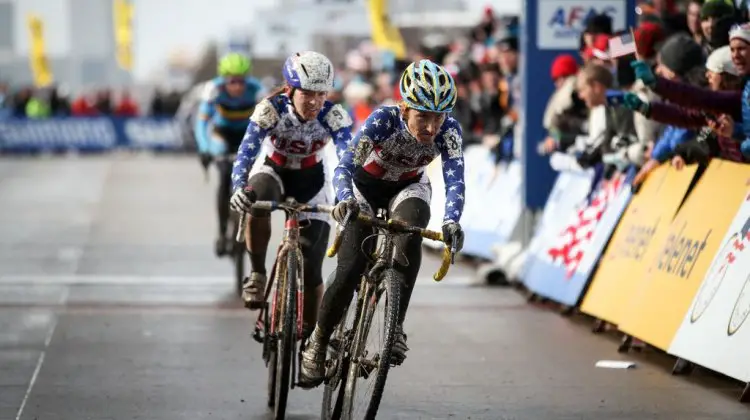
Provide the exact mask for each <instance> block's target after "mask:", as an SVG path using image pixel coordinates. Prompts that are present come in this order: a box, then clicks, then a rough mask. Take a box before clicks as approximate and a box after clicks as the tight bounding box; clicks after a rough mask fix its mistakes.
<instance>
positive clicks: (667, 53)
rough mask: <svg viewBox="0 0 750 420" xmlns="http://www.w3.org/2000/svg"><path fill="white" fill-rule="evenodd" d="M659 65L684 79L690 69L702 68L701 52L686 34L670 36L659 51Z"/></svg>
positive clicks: (698, 46) (699, 47)
mask: <svg viewBox="0 0 750 420" xmlns="http://www.w3.org/2000/svg"><path fill="white" fill-rule="evenodd" d="M659 60H660V61H661V64H662V65H663V66H665V67H667V68H668V69H670V70H672V71H673V72H675V73H676V74H677V75H678V76H680V77H684V76H685V74H686V73H687V72H688V71H690V70H691V69H693V68H695V67H698V66H703V63H704V62H705V60H704V58H703V50H702V49H701V46H700V45H698V44H697V43H696V42H695V41H693V39H692V38H691V37H690V36H688V35H686V34H682V33H680V34H676V35H673V36H671V37H670V38H669V39H667V41H666V42H665V43H664V45H662V47H661V49H660V50H659Z"/></svg>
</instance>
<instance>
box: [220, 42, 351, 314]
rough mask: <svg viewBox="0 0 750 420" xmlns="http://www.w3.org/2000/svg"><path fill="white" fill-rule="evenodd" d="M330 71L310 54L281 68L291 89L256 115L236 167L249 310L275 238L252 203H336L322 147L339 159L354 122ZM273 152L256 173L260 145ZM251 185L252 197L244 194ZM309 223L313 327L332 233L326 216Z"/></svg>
mask: <svg viewBox="0 0 750 420" xmlns="http://www.w3.org/2000/svg"><path fill="white" fill-rule="evenodd" d="M333 71H334V69H333V64H332V63H331V61H330V60H329V59H328V58H327V57H326V56H324V55H323V54H320V53H317V52H313V51H305V52H300V53H296V54H294V55H292V56H291V57H289V58H287V60H286V62H285V63H284V69H283V73H284V79H285V80H286V84H285V85H284V86H282V87H281V88H279V89H278V90H277V91H275V92H273V93H272V94H271V95H270V96H269V97H268V98H266V99H264V100H262V101H261V102H260V103H259V104H258V106H257V107H256V108H255V111H254V112H253V115H252V116H251V117H250V123H249V124H248V126H247V133H246V134H245V138H244V139H243V140H242V145H241V146H240V150H239V153H238V155H237V160H236V161H235V162H234V168H233V172H232V182H233V187H234V194H233V195H232V199H231V206H232V209H234V210H235V211H238V212H244V213H247V212H249V216H248V219H247V220H248V223H247V226H248V227H247V230H246V238H247V244H248V251H249V253H250V264H251V266H252V268H251V273H250V276H249V277H248V278H246V279H245V282H244V284H243V291H242V298H243V300H244V301H245V305H246V306H247V307H248V308H250V309H258V308H260V307H262V305H263V304H264V302H265V299H264V297H265V296H264V292H265V286H266V281H267V277H266V266H265V264H266V250H267V248H268V242H269V240H270V237H271V218H270V214H269V213H268V212H267V211H261V210H257V209H251V206H252V203H253V202H254V201H255V200H274V201H281V200H282V199H283V198H285V197H294V198H295V199H296V200H297V201H298V202H300V203H309V204H329V205H330V204H332V202H333V197H331V194H330V191H331V189H332V188H331V186H330V184H328V181H327V180H328V179H329V178H328V177H327V176H326V171H327V170H329V168H326V167H325V166H326V165H325V151H324V148H325V146H326V145H327V144H328V143H329V142H330V141H331V140H333V142H334V144H335V145H336V148H337V155H338V156H340V155H341V153H343V151H344V149H345V148H346V147H347V145H348V143H349V141H350V140H351V125H352V120H351V117H350V116H349V114H348V113H347V112H346V111H345V110H344V108H343V107H341V105H334V104H333V103H331V102H329V101H327V100H326V97H327V95H328V92H329V91H330V90H331V89H332V88H333ZM265 139H270V146H271V147H270V150H269V153H268V155H267V156H266V158H265V161H264V163H263V165H257V166H256V167H255V168H254V169H252V171H251V170H250V169H251V168H252V167H253V163H254V162H255V159H256V158H257V156H258V152H259V151H260V149H261V145H262V142H263V140H265ZM247 186H249V187H250V188H249V191H248V190H246V187H247ZM305 215H306V217H308V218H309V219H310V224H309V226H307V227H304V228H303V229H302V230H301V233H300V236H301V241H300V242H301V245H302V257H303V264H304V271H303V275H304V282H305V302H303V306H304V320H305V324H306V326H307V327H308V328H312V326H313V325H314V324H315V320H316V318H317V312H318V306H319V304H320V299H321V297H322V295H323V276H322V274H321V270H322V265H323V258H324V257H325V252H326V247H327V246H328V237H329V233H330V226H329V217H328V215H326V214H324V213H308V214H305Z"/></svg>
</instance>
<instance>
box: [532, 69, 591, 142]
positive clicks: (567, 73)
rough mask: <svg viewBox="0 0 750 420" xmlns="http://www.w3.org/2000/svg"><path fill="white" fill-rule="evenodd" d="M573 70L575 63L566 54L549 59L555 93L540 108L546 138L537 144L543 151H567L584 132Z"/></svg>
mask: <svg viewBox="0 0 750 420" xmlns="http://www.w3.org/2000/svg"><path fill="white" fill-rule="evenodd" d="M577 73H578V62H577V61H576V59H575V57H573V56H572V55H570V54H561V55H558V56H557V58H555V60H554V61H553V62H552V67H551V68H550V77H551V78H552V81H553V82H554V84H555V92H554V93H553V94H552V96H551V97H550V98H549V101H547V107H546V109H545V111H544V119H543V124H544V128H545V129H546V130H547V138H546V139H545V140H544V141H543V142H542V144H541V145H540V150H541V151H542V152H543V153H546V154H549V153H552V152H553V151H555V150H560V151H563V152H564V151H567V150H568V148H570V147H571V146H573V145H574V144H575V140H576V137H578V136H580V135H582V134H583V133H584V131H583V125H584V124H585V123H586V119H587V118H588V110H587V109H586V105H585V104H584V103H583V101H581V99H580V98H579V97H578V94H577V92H576V74H577Z"/></svg>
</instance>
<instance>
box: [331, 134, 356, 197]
mask: <svg viewBox="0 0 750 420" xmlns="http://www.w3.org/2000/svg"><path fill="white" fill-rule="evenodd" d="M353 172H354V152H353V150H352V148H351V147H350V148H347V149H346V151H344V155H343V156H342V157H341V160H340V161H339V164H338V166H336V169H334V170H333V187H334V189H335V190H336V198H338V200H339V201H344V200H348V199H350V198H353V197H354V191H353V188H352V173H353Z"/></svg>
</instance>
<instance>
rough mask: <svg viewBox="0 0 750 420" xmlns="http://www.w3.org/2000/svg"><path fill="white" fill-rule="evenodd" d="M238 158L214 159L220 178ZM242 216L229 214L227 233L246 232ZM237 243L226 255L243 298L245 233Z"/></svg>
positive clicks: (236, 286) (227, 154) (238, 236)
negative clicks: (230, 262) (232, 266)
mask: <svg viewBox="0 0 750 420" xmlns="http://www.w3.org/2000/svg"><path fill="white" fill-rule="evenodd" d="M236 158H237V153H226V154H224V155H222V156H218V157H216V158H214V163H215V164H216V167H217V169H218V170H219V174H220V176H223V172H224V171H230V173H231V171H232V163H233V162H234V160H235V159H236ZM204 169H205V174H206V181H208V167H206V168H204ZM240 227H241V226H240V215H239V214H237V213H236V212H233V211H230V212H229V219H228V220H227V231H228V232H244V229H240ZM236 239H237V240H236V242H229V244H230V247H229V249H228V250H226V254H225V255H229V256H230V257H231V259H232V264H233V265H234V291H235V293H237V296H242V282H243V281H244V278H245V262H246V261H247V253H246V252H245V248H246V246H245V236H244V233H243V234H241V235H237V238H236Z"/></svg>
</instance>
